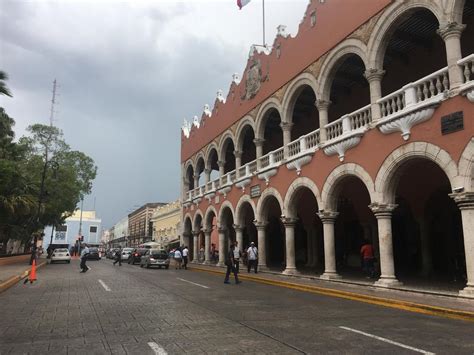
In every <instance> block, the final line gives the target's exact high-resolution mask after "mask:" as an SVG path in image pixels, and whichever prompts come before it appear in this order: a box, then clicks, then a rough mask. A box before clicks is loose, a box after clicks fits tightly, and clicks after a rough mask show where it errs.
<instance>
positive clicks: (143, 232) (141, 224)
mask: <svg viewBox="0 0 474 355" xmlns="http://www.w3.org/2000/svg"><path fill="white" fill-rule="evenodd" d="M163 205H164V203H161V202H151V203H146V204H144V205H143V206H141V207H140V208H138V209H137V210H135V211H133V212H132V213H130V214H129V215H128V236H127V244H126V245H127V246H130V247H137V246H138V245H140V244H142V243H146V242H149V241H151V239H152V236H153V229H152V224H151V216H152V215H153V213H154V212H155V210H156V209H157V208H158V207H160V206H163Z"/></svg>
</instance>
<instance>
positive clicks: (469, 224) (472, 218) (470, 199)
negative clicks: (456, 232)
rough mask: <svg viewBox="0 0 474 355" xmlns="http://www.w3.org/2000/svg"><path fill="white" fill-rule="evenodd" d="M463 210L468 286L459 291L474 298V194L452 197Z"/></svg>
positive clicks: (454, 195)
mask: <svg viewBox="0 0 474 355" xmlns="http://www.w3.org/2000/svg"><path fill="white" fill-rule="evenodd" d="M450 196H451V198H453V199H454V201H455V202H456V203H457V205H458V207H459V209H460V210H461V218H462V232H463V238H464V255H465V258H466V275H467V285H466V287H465V288H464V289H463V290H461V291H459V294H460V295H461V296H464V297H470V298H474V192H462V193H454V194H451V195H450Z"/></svg>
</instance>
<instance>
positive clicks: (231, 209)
mask: <svg viewBox="0 0 474 355" xmlns="http://www.w3.org/2000/svg"><path fill="white" fill-rule="evenodd" d="M226 207H227V208H229V209H230V212H231V213H232V217H233V218H234V221H235V211H234V207H233V206H232V203H230V201H224V202H223V203H222V205H221V208H219V218H218V221H217V224H218V225H219V226H221V225H222V213H223V211H224V209H225V208H226Z"/></svg>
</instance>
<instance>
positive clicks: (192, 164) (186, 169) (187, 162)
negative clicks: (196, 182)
mask: <svg viewBox="0 0 474 355" xmlns="http://www.w3.org/2000/svg"><path fill="white" fill-rule="evenodd" d="M190 165H191V167H192V168H193V171H194V161H193V159H188V160H187V161H186V163H184V174H186V172H187V171H188V168H189V166H190Z"/></svg>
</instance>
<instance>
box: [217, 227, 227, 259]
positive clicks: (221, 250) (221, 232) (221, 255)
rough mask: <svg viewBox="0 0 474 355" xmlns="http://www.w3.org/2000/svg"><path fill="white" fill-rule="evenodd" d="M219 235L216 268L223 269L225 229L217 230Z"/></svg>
mask: <svg viewBox="0 0 474 355" xmlns="http://www.w3.org/2000/svg"><path fill="white" fill-rule="evenodd" d="M217 232H218V233H219V262H218V263H217V266H221V267H223V266H224V265H225V252H226V250H225V232H226V229H225V228H219V229H218V230H217Z"/></svg>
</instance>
